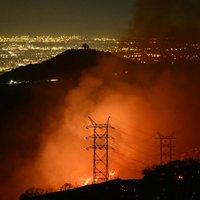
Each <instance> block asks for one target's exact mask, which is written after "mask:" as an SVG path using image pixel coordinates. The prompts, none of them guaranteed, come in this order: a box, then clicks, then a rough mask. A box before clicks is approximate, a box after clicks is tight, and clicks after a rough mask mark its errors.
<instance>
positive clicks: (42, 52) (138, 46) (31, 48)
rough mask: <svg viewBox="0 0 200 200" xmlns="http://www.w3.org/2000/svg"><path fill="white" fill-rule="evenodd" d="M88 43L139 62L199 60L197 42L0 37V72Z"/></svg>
mask: <svg viewBox="0 0 200 200" xmlns="http://www.w3.org/2000/svg"><path fill="white" fill-rule="evenodd" d="M83 43H88V45H89V46H90V48H92V49H97V50H103V51H109V52H112V53H114V54H116V55H118V56H121V57H126V58H129V59H132V60H134V61H137V62H139V63H143V64H145V63H157V62H160V61H162V60H163V59H165V60H166V59H167V60H168V61H170V62H171V63H172V64H173V63H175V62H193V61H195V62H197V61H200V43H195V42H179V43H178V42H177V43H169V44H168V45H166V46H162V45H161V41H160V40H157V39H155V38H154V39H152V40H150V41H148V42H146V43H144V41H142V40H133V41H121V40H118V39H115V38H105V37H103V38H100V37H99V38H97V37H96V38H83V37H80V36H76V35H72V36H66V35H63V36H58V37H55V36H35V37H33V36H12V37H4V36H0V72H6V71H9V70H11V69H13V68H17V67H19V66H25V65H28V64H34V63H40V62H42V61H44V60H47V59H50V58H52V57H54V56H56V55H58V54H59V53H62V52H63V51H65V50H67V49H72V48H73V49H77V48H81V46H82V44H83Z"/></svg>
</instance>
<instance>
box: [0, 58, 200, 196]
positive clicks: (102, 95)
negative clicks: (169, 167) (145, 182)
mask: <svg viewBox="0 0 200 200" xmlns="http://www.w3.org/2000/svg"><path fill="white" fill-rule="evenodd" d="M116 65H117V63H116V62H115V61H113V60H108V59H107V60H103V61H102V62H100V64H99V66H98V67H97V68H95V70H94V69H93V70H92V71H87V73H83V75H82V76H81V78H80V80H79V83H78V84H77V86H76V87H73V88H72V89H70V90H67V89H65V86H62V88H60V90H58V88H56V89H52V88H51V87H50V88H49V89H47V88H46V89H45V90H43V89H44V88H39V89H38V88H35V89H34V90H33V91H32V92H31V94H30V95H31V98H30V99H31V102H29V104H30V105H28V106H27V107H28V108H32V110H26V108H25V110H24V111H21V114H20V115H19V112H18V113H16V116H14V117H17V120H16V123H15V124H14V125H13V127H10V129H11V130H12V133H10V134H9V135H5V136H4V138H3V136H1V137H2V138H3V139H4V142H5V144H4V145H3V143H2V144H1V146H2V147H3V148H2V149H3V151H4V152H3V154H2V156H1V166H0V168H1V176H0V178H1V181H0V186H1V192H0V194H1V199H2V200H8V199H16V197H18V196H19V195H20V194H21V193H23V192H24V191H25V190H26V189H27V188H30V187H39V188H47V189H48V188H52V189H53V190H59V187H60V186H62V185H63V184H64V183H71V184H73V185H75V186H80V185H83V184H84V181H85V180H86V179H87V178H91V176H92V159H93V158H92V156H93V152H92V151H87V150H85V147H87V146H90V145H92V141H91V140H86V139H85V137H86V136H88V135H91V134H92V130H88V129H86V128H85V127H86V126H87V125H89V124H90V121H89V119H88V116H90V117H92V118H93V119H94V120H95V121H96V122H97V123H104V122H106V120H107V118H108V116H111V118H110V124H111V125H112V126H113V127H114V128H115V129H112V130H111V131H110V135H111V136H113V137H114V139H113V140H110V145H111V146H112V147H113V148H114V150H110V153H109V160H110V171H115V172H116V174H115V175H114V177H113V178H117V177H119V178H140V177H141V176H142V175H141V170H142V169H144V168H145V167H149V166H151V165H153V164H159V140H158V139H157V138H158V136H157V132H160V133H161V134H163V135H170V134H172V133H174V136H175V137H176V140H175V141H174V146H175V147H174V149H173V152H174V157H173V158H174V159H182V158H184V157H187V156H194V154H193V152H192V151H193V150H194V149H195V148H196V149H197V148H198V147H199V144H200V141H199V140H200V139H199V131H200V127H199V120H200V115H199V113H200V104H199V102H200V96H199V79H198V74H199V68H198V66H192V65H191V66H175V65H173V66H170V67H169V66H163V65H161V66H159V70H158V68H157V67H156V66H151V67H150V66H147V65H143V66H139V67H137V66H132V67H133V68H134V69H135V70H134V73H133V74H131V72H130V71H124V72H123V71H121V72H120V73H121V74H119V73H118V72H115V70H114V69H115V67H116V68H117V67H118V66H116ZM120 65H121V64H120ZM108 67H109V70H110V71H112V70H113V75H109V74H108V73H107V74H106V73H105V71H106V69H108ZM121 67H122V69H123V66H121ZM111 69H112V70H111ZM122 73H123V74H122ZM126 77H127V78H126ZM40 96H41V97H40ZM43 99H47V100H48V101H47V100H46V101H44V100H43ZM48 104H49V105H48ZM44 107H45V108H46V109H44ZM23 112H25V113H26V112H28V113H29V115H28V116H27V115H25V114H24V115H23ZM30 127H32V129H31V130H30ZM33 128H34V129H33ZM6 145H7V148H6V147H5V146H6Z"/></svg>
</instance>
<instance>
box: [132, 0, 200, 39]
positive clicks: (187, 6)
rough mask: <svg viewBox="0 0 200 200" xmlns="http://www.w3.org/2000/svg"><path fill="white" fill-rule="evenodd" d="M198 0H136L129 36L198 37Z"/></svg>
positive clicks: (199, 16) (199, 14) (199, 31)
mask: <svg viewBox="0 0 200 200" xmlns="http://www.w3.org/2000/svg"><path fill="white" fill-rule="evenodd" d="M199 9H200V2H199V1H198V0H190V1H188V0H162V1H159V0H136V2H135V4H134V7H133V19H132V23H131V28H130V33H129V37H130V38H133V37H137V38H147V39H148V38H155V37H156V38H157V37H160V38H171V39H189V40H199V33H200V25H199V18H200V13H199Z"/></svg>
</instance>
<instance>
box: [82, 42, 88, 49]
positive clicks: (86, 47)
mask: <svg viewBox="0 0 200 200" xmlns="http://www.w3.org/2000/svg"><path fill="white" fill-rule="evenodd" d="M82 47H83V48H84V49H89V48H90V47H89V45H88V44H87V43H84V44H82Z"/></svg>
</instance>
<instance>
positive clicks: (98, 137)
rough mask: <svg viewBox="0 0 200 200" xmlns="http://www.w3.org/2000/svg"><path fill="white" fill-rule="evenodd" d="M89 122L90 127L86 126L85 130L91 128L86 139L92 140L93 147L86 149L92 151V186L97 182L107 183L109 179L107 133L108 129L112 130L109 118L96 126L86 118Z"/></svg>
mask: <svg viewBox="0 0 200 200" xmlns="http://www.w3.org/2000/svg"><path fill="white" fill-rule="evenodd" d="M88 118H89V120H90V121H91V125H89V126H86V128H87V129H89V128H92V129H93V131H94V133H93V135H91V136H89V137H86V139H93V145H92V146H89V147H87V148H86V149H87V150H88V149H93V184H95V183H97V182H104V181H108V179H109V165H108V149H110V148H111V147H109V145H108V141H109V138H112V137H110V136H109V134H108V132H109V129H110V128H114V127H112V126H111V125H109V120H110V117H108V119H107V121H106V123H104V124H97V123H96V122H95V121H94V120H93V119H92V118H91V117H88Z"/></svg>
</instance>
